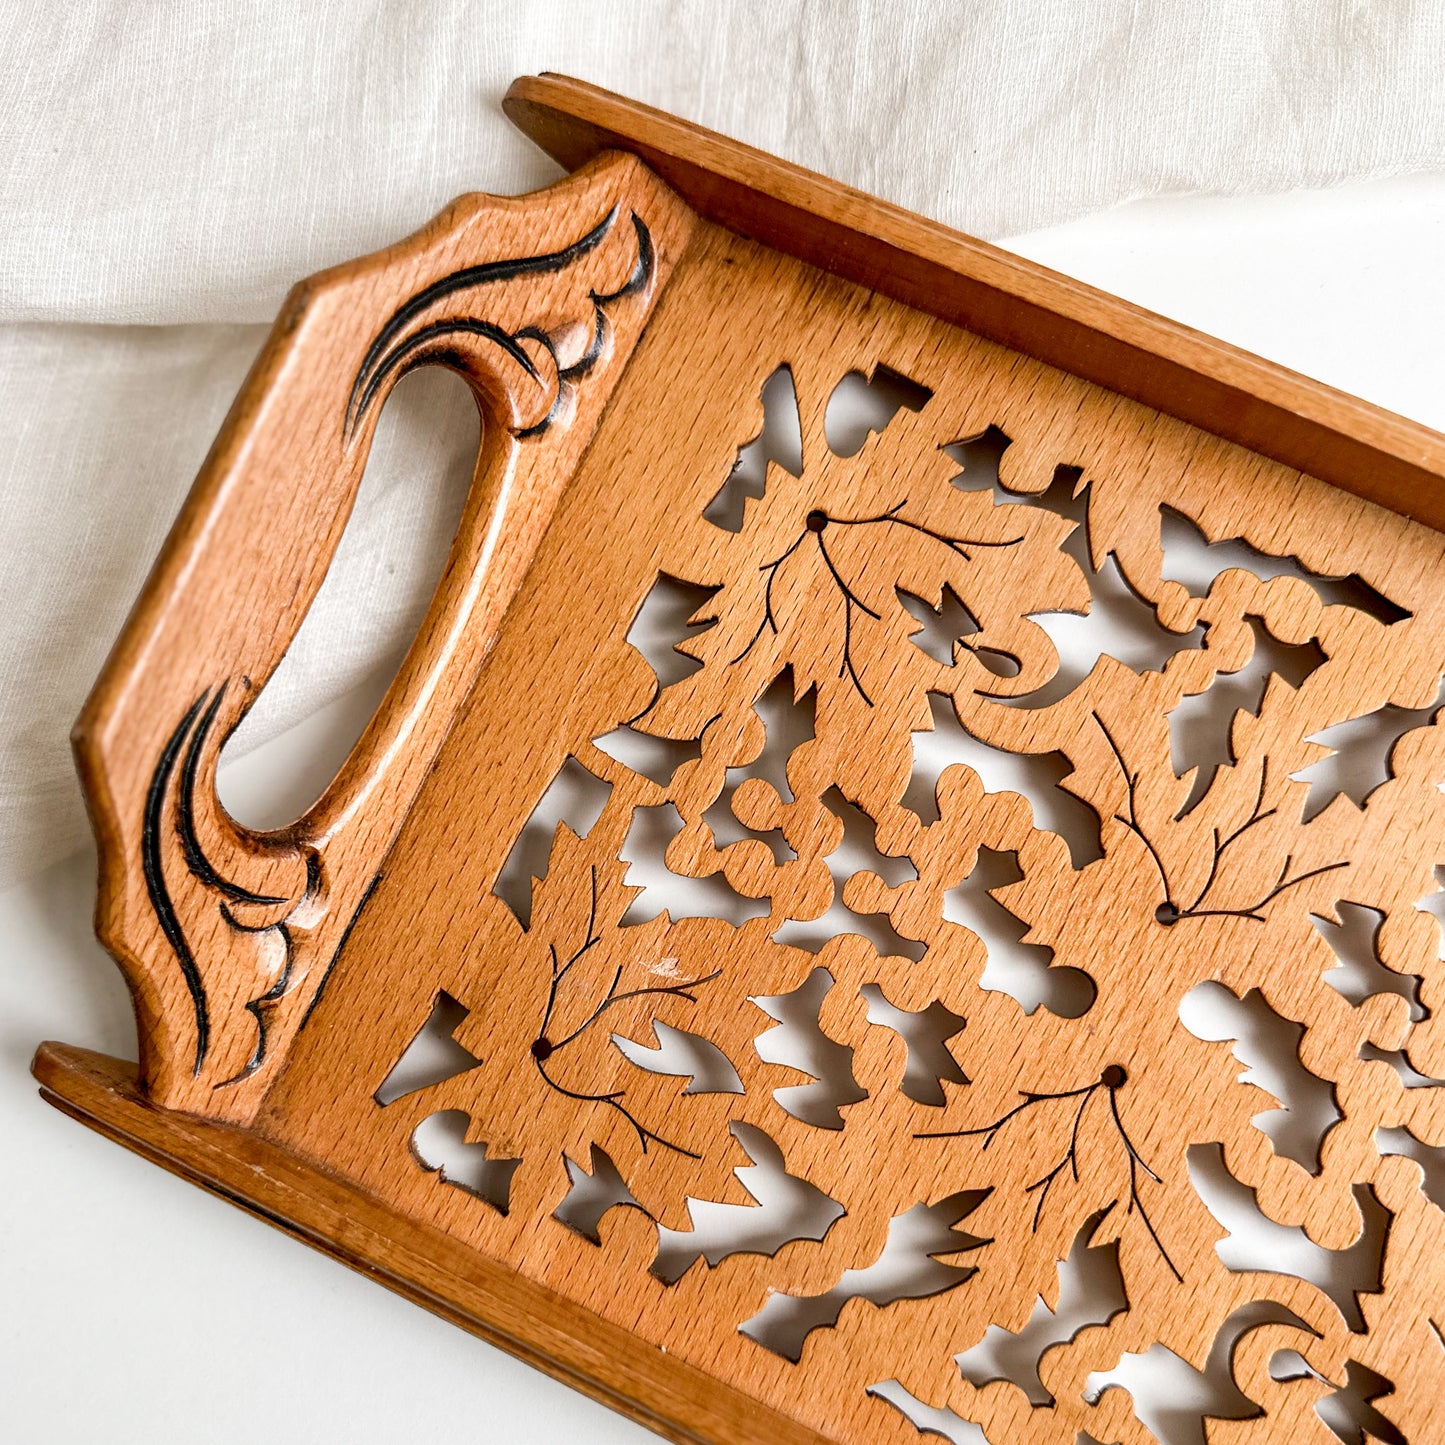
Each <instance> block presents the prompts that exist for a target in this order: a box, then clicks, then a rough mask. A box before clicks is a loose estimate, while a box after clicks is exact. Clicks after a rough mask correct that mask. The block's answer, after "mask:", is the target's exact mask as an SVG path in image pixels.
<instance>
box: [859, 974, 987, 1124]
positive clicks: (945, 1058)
mask: <svg viewBox="0 0 1445 1445" xmlns="http://www.w3.org/2000/svg"><path fill="white" fill-rule="evenodd" d="M858 992H859V993H861V994H862V995H863V997H864V998H865V999H866V1000H867V1001H868V1022H869V1023H870V1024H878V1025H880V1026H882V1027H883V1028H889V1029H892V1030H893V1032H894V1033H896V1034H897V1035H898V1036H899V1037H900V1038H901V1039H902V1040H903V1041H904V1043H905V1044H906V1045H907V1046H908V1058H907V1062H906V1063H905V1064H904V1067H903V1092H904V1094H906V1095H907V1096H908V1098H910V1099H912V1100H914V1101H915V1102H916V1103H919V1104H930V1105H933V1106H934V1107H938V1108H941V1107H942V1106H943V1105H944V1104H945V1103H947V1102H948V1098H947V1095H946V1094H945V1093H944V1092H943V1086H944V1084H946V1083H947V1084H966V1083H968V1075H967V1074H965V1073H964V1072H963V1070H962V1069H961V1068H960V1067H959V1064H958V1060H957V1059H955V1058H954V1056H953V1053H952V1052H951V1050H950V1049H949V1047H948V1041H949V1039H951V1038H953V1037H954V1035H955V1034H959V1033H962V1032H963V1029H964V1027H965V1025H966V1024H967V1023H968V1020H967V1019H965V1018H960V1017H959V1015H958V1014H956V1013H954V1012H953V1011H952V1009H949V1008H946V1007H945V1006H944V1004H943V1003H942V1002H940V1000H938V999H934V1001H933V1002H932V1003H931V1004H929V1005H928V1007H927V1008H924V1009H917V1010H912V1009H901V1008H898V1007H897V1006H896V1005H895V1004H892V1003H890V1002H889V1000H888V997H887V995H886V994H885V993H884V992H883V990H882V989H881V988H880V987H879V986H878V985H877V984H876V983H865V984H864V985H863V987H862V988H860V989H859V990H858Z"/></svg>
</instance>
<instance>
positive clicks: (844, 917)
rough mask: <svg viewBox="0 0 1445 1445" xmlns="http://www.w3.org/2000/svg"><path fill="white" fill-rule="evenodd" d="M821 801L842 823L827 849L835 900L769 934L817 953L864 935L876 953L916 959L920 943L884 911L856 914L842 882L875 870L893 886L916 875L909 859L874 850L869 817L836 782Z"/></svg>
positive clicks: (779, 941)
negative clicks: (849, 937)
mask: <svg viewBox="0 0 1445 1445" xmlns="http://www.w3.org/2000/svg"><path fill="white" fill-rule="evenodd" d="M822 801H823V805H824V807H826V808H827V809H828V811H829V812H830V813H832V814H833V815H834V817H836V818H838V819H839V820H840V821H841V822H842V824H843V838H842V841H841V842H840V843H839V844H838V846H837V847H836V848H835V849H833V851H832V852H831V853H829V854H828V871H829V873H830V874H831V875H832V878H833V901H832V903H831V904H830V905H829V907H828V910H827V912H826V913H824V914H823V915H822V916H821V917H819V918H813V919H808V920H806V921H801V920H796V919H788V920H787V921H785V922H784V923H783V924H782V925H781V926H780V927H779V928H778V929H777V930H776V931H775V932H774V933H773V938H774V940H775V941H776V942H778V943H786V944H789V945H791V946H792V947H794V948H804V949H807V950H808V952H810V953H816V952H818V950H819V949H820V948H823V947H824V946H825V945H826V944H828V943H829V942H830V941H831V940H832V939H834V938H836V937H837V936H838V935H839V934H842V933H855V934H858V935H859V936H861V937H863V938H866V939H867V940H868V941H869V942H870V943H871V944H872V945H873V946H874V948H876V949H877V950H878V952H879V953H880V954H885V955H893V956H896V957H898V958H908V959H912V960H913V962H915V963H917V962H918V960H919V959H921V958H922V957H923V955H924V952H925V945H924V944H923V943H921V942H919V941H918V940H917V939H912V938H904V937H903V936H902V935H901V934H900V933H898V932H896V931H895V930H894V928H893V925H892V923H891V922H890V921H889V919H888V917H887V915H886V914H882V913H867V914H860V913H854V912H853V911H852V909H850V908H849V907H848V906H847V905H846V903H845V902H844V899H843V890H844V887H845V885H846V884H847V882H848V880H849V879H850V878H851V877H853V875H854V874H855V873H863V872H868V873H874V874H877V876H878V877H880V878H881V879H883V881H884V882H885V883H888V884H891V885H893V886H897V885H898V884H899V883H903V882H906V881H908V880H909V879H913V878H916V877H917V876H918V874H917V871H916V870H915V869H914V867H913V864H912V863H911V862H910V861H909V860H908V859H907V858H897V857H893V856H891V855H889V854H886V853H880V852H879V851H878V848H877V843H876V837H875V830H874V827H873V820H872V819H871V818H869V817H868V815H867V814H866V813H864V812H863V811H862V809H861V808H857V807H855V806H854V805H853V804H852V803H850V802H849V801H848V800H847V799H846V798H845V797H844V796H843V794H842V793H841V792H840V791H839V789H838V788H837V787H831V788H829V789H828V791H827V792H826V793H824V794H823V798H822Z"/></svg>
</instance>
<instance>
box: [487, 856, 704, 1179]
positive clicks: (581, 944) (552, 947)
mask: <svg viewBox="0 0 1445 1445" xmlns="http://www.w3.org/2000/svg"><path fill="white" fill-rule="evenodd" d="M619 873H620V868H619V865H618V864H617V863H616V862H615V861H609V862H608V863H607V864H605V865H602V866H599V865H598V864H597V863H595V862H589V861H588V859H587V855H586V852H585V850H584V849H583V848H582V847H581V845H580V844H578V843H577V840H576V839H571V838H570V835H568V834H567V833H566V831H565V830H559V833H558V849H557V850H556V851H555V852H554V854H553V858H552V861H551V866H550V868H549V872H548V881H547V883H546V884H544V885H543V887H542V889H541V890H540V891H539V894H538V900H537V911H536V917H535V918H534V920H533V926H532V929H531V930H529V933H530V934H531V935H533V936H532V937H531V938H529V939H528V944H529V945H530V947H529V949H528V954H527V958H528V963H529V966H530V967H532V968H537V969H540V971H541V977H540V978H539V979H536V980H535V982H536V983H537V984H538V985H545V992H544V991H543V989H542V988H541V987H538V988H537V989H536V991H535V992H534V994H533V998H534V1000H535V1002H534V1005H533V1007H534V1008H535V1012H534V1013H531V1014H530V1019H529V1018H528V1017H527V1016H526V1015H523V1016H522V1017H521V1018H519V1019H517V1020H516V1022H515V1024H512V1023H510V1021H508V1022H503V1021H501V1020H497V1021H494V1023H493V1028H494V1030H495V1031H497V1032H502V1031H504V1030H507V1029H508V1028H509V1027H510V1028H515V1029H516V1030H517V1032H516V1033H513V1034H512V1038H513V1040H514V1041H515V1042H514V1044H513V1047H514V1048H516V1049H517V1053H516V1054H514V1055H513V1058H514V1059H516V1065H515V1066H514V1068H513V1073H515V1070H516V1068H517V1067H520V1069H521V1070H522V1071H523V1077H522V1078H514V1079H513V1081H512V1092H513V1093H514V1094H515V1093H516V1092H517V1091H518V1090H520V1089H522V1088H525V1087H527V1083H530V1084H531V1086H532V1087H533V1088H534V1089H536V1088H540V1089H542V1090H544V1091H545V1093H546V1095H547V1096H551V1097H554V1098H560V1099H568V1100H571V1101H573V1102H574V1103H575V1104H576V1105H577V1106H578V1109H579V1110H580V1111H584V1112H587V1113H591V1114H593V1115H594V1116H595V1117H597V1118H598V1119H599V1120H600V1121H602V1122H601V1123H600V1124H599V1127H606V1126H607V1125H608V1124H610V1125H611V1126H612V1127H613V1128H614V1129H615V1128H616V1127H617V1125H618V1124H619V1122H620V1123H622V1124H625V1125H626V1127H627V1129H628V1130H630V1131H631V1134H632V1136H635V1139H636V1143H637V1146H638V1147H639V1148H640V1149H641V1151H642V1152H643V1153H644V1154H645V1153H647V1152H648V1150H649V1148H650V1146H651V1145H653V1144H656V1145H658V1146H659V1147H660V1148H662V1149H664V1150H668V1151H671V1152H673V1153H677V1154H683V1155H686V1156H687V1157H689V1158H692V1159H700V1158H701V1157H702V1156H701V1155H700V1154H699V1153H696V1152H694V1150H692V1149H690V1148H686V1147H684V1145H683V1144H682V1143H681V1142H679V1140H678V1138H669V1137H668V1136H667V1135H665V1134H663V1133H661V1132H660V1131H659V1128H658V1127H656V1125H657V1124H658V1123H660V1121H658V1120H647V1119H644V1118H643V1117H642V1116H641V1114H640V1113H639V1111H638V1110H637V1109H636V1108H635V1107H634V1105H633V1101H632V1099H631V1097H630V1096H629V1087H630V1083H631V1082H632V1081H630V1080H629V1079H628V1078H627V1077H626V1072H627V1071H625V1070H624V1071H623V1077H622V1078H621V1080H619V1069H618V1054H617V1050H616V1048H615V1046H614V1044H613V1037H614V1034H615V1032H616V1031H617V1030H619V1029H622V1030H625V1029H629V1028H631V1029H637V1028H639V1027H641V1026H642V1024H643V1021H644V1020H647V1021H650V1020H653V1019H656V1018H657V1017H659V1015H660V1014H661V1013H663V1012H666V1011H668V1010H672V1011H673V1012H672V1016H673V1017H677V1016H678V1012H679V1011H683V1010H691V1009H693V1008H695V1007H696V1006H697V1002H698V998H699V992H700V990H702V989H705V988H706V987H707V986H708V985H709V984H711V983H712V982H713V981H714V980H715V979H717V978H718V977H719V976H720V974H721V969H719V968H716V967H714V968H712V969H711V970H709V971H708V972H705V973H704V972H690V971H685V970H683V969H682V968H680V967H679V966H678V960H677V959H676V958H674V957H672V956H671V955H670V952H669V950H668V948H667V947H666V945H665V942H664V940H665V938H666V935H667V931H668V928H669V923H668V920H667V918H666V916H665V915H663V916H660V917H658V918H657V919H653V920H649V921H647V922H644V923H641V924H637V925H628V924H626V923H625V922H621V923H619V921H618V915H619V914H620V913H623V912H624V910H625V909H626V908H627V906H628V901H629V898H630V897H631V890H630V889H629V888H628V887H627V886H626V884H625V883H624V882H623V881H622V879H621V878H620V877H619V876H618V875H619ZM579 894H580V895H581V896H582V897H584V898H586V900H587V911H586V915H585V919H584V918H582V917H579V916H578V910H577V907H576V904H577V900H578V895H579ZM683 1016H684V1017H685V1016H686V1013H684V1014H683ZM518 1034H520V1038H519V1037H518ZM528 1035H530V1038H528ZM523 1040H526V1042H525V1043H523V1042H522V1041H523ZM526 1127H527V1126H526V1125H525V1124H519V1125H518V1128H521V1129H525V1128H526ZM680 1134H681V1131H679V1136H680Z"/></svg>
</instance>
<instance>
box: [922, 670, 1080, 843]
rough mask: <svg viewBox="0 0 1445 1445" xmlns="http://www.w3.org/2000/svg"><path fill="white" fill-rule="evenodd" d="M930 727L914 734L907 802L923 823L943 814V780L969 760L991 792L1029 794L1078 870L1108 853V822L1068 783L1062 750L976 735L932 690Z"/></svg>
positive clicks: (1039, 823) (1039, 821) (1037, 818)
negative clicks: (1010, 745) (1008, 744)
mask: <svg viewBox="0 0 1445 1445" xmlns="http://www.w3.org/2000/svg"><path fill="white" fill-rule="evenodd" d="M928 708H929V717H930V720H931V722H932V726H931V727H930V728H925V729H922V730H920V731H919V732H915V733H914V734H913V773H912V776H911V778H910V779H909V783H908V788H907V791H906V792H905V793H904V795H903V806H904V807H905V808H907V809H909V810H910V811H911V812H913V813H915V814H917V816H918V820H919V821H920V822H921V823H932V822H935V821H936V820H937V818H938V779H939V775H940V774H941V773H942V772H943V770H944V769H945V768H947V767H952V766H953V764H954V763H963V764H965V765H966V766H967V767H969V768H972V769H973V771H974V772H975V773H977V774H978V777H979V779H980V781H981V782H982V783H983V786H984V791H985V792H988V793H1018V794H1020V796H1022V797H1024V798H1027V799H1028V803H1029V807H1030V808H1031V809H1032V811H1033V815H1034V826H1035V827H1036V828H1042V829H1045V830H1047V831H1048V832H1050V833H1057V834H1058V835H1059V837H1061V838H1062V839H1063V840H1064V842H1065V843H1067V844H1068V845H1069V858H1070V861H1071V862H1072V863H1073V865H1074V867H1075V868H1087V867H1088V865H1089V864H1090V863H1093V862H1096V861H1097V860H1098V859H1100V858H1102V857H1103V856H1104V845H1103V841H1102V840H1103V820H1102V819H1101V818H1100V817H1099V814H1098V813H1097V812H1096V811H1095V809H1094V808H1093V807H1092V806H1091V805H1090V804H1089V803H1087V802H1085V800H1084V799H1083V798H1082V797H1080V796H1079V795H1078V794H1077V793H1075V792H1072V791H1071V790H1070V789H1068V788H1066V787H1065V786H1064V779H1065V778H1068V777H1070V776H1071V775H1072V774H1073V772H1074V765H1073V763H1071V762H1070V761H1069V759H1068V757H1067V755H1066V754H1064V753H1063V752H1060V751H1059V750H1058V749H1052V750H1050V751H1049V752H1043V753H1011V752H1009V751H1007V750H1006V749H1004V748H996V747H994V746H993V745H992V744H990V743H986V742H984V741H983V740H982V739H980V738H976V737H975V736H974V735H973V734H972V733H971V732H969V730H968V729H967V728H966V727H964V725H963V723H962V722H961V721H960V720H959V716H958V712H957V709H956V708H955V707H954V704H953V699H952V698H951V697H949V696H948V695H947V694H945V693H938V692H930V693H929V694H928Z"/></svg>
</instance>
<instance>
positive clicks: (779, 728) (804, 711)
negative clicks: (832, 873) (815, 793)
mask: <svg viewBox="0 0 1445 1445" xmlns="http://www.w3.org/2000/svg"><path fill="white" fill-rule="evenodd" d="M816 700H817V699H816V694H815V693H814V691H813V689H812V688H808V689H807V690H806V691H804V692H803V693H802V694H801V695H798V694H796V689H795V686H794V682H793V670H792V668H790V667H785V668H784V669H783V670H782V672H780V673H779V674H778V676H777V677H775V678H774V679H773V680H772V682H770V683H769V684H768V686H767V687H766V688H765V689H764V691H763V695H762V696H761V697H760V698H759V699H758V700H757V702H755V703H754V704H753V711H754V712H755V713H756V714H757V716H758V721H759V722H761V723H762V725H763V739H764V741H763V749H762V751H761V752H760V753H759V754H758V756H757V757H756V758H754V759H753V760H752V761H751V762H749V763H745V764H743V765H742V766H739V767H732V768H729V769H728V770H727V772H726V774H725V776H724V779H723V787H722V791H721V793H719V794H718V796H717V798H716V799H715V800H714V801H713V802H712V803H711V804H710V805H709V806H708V808H707V810H706V812H704V813H703V821H704V822H705V823H706V824H707V825H708V827H709V828H711V829H712V834H713V844H714V846H715V847H718V848H726V847H727V846H728V845H729V844H731V843H740V842H742V841H743V840H744V839H748V838H756V839H759V840H761V841H763V842H765V843H766V844H767V845H768V847H769V849H770V850H771V851H772V854H773V861H774V862H775V863H784V862H786V861H787V860H788V859H789V858H792V857H795V856H796V855H795V854H794V852H793V850H792V849H791V848H790V847H789V846H788V842H787V839H786V838H784V837H783V833H782V830H781V829H780V828H772V829H769V830H768V831H767V832H765V833H759V832H756V831H754V830H753V829H751V828H749V827H747V826H746V825H745V824H744V823H743V822H742V821H741V819H740V818H739V817H738V814H737V809H736V807H735V805H734V798H735V797H736V795H737V791H738V789H739V788H740V787H741V786H742V785H743V784H744V783H746V782H748V781H750V780H752V779H754V778H757V779H761V780H762V781H763V782H765V783H767V784H768V786H769V787H771V788H772V790H773V792H775V793H776V794H777V795H778V798H779V799H780V800H781V801H783V802H784V803H791V802H792V801H793V793H792V789H791V788H790V787H789V785H788V760H789V759H790V758H791V757H792V756H793V754H794V753H795V752H796V751H797V750H798V749H799V748H800V747H802V746H803V745H804V744H805V743H808V742H811V741H812V739H813V736H814V727H815V725H816V720H817V709H816Z"/></svg>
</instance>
